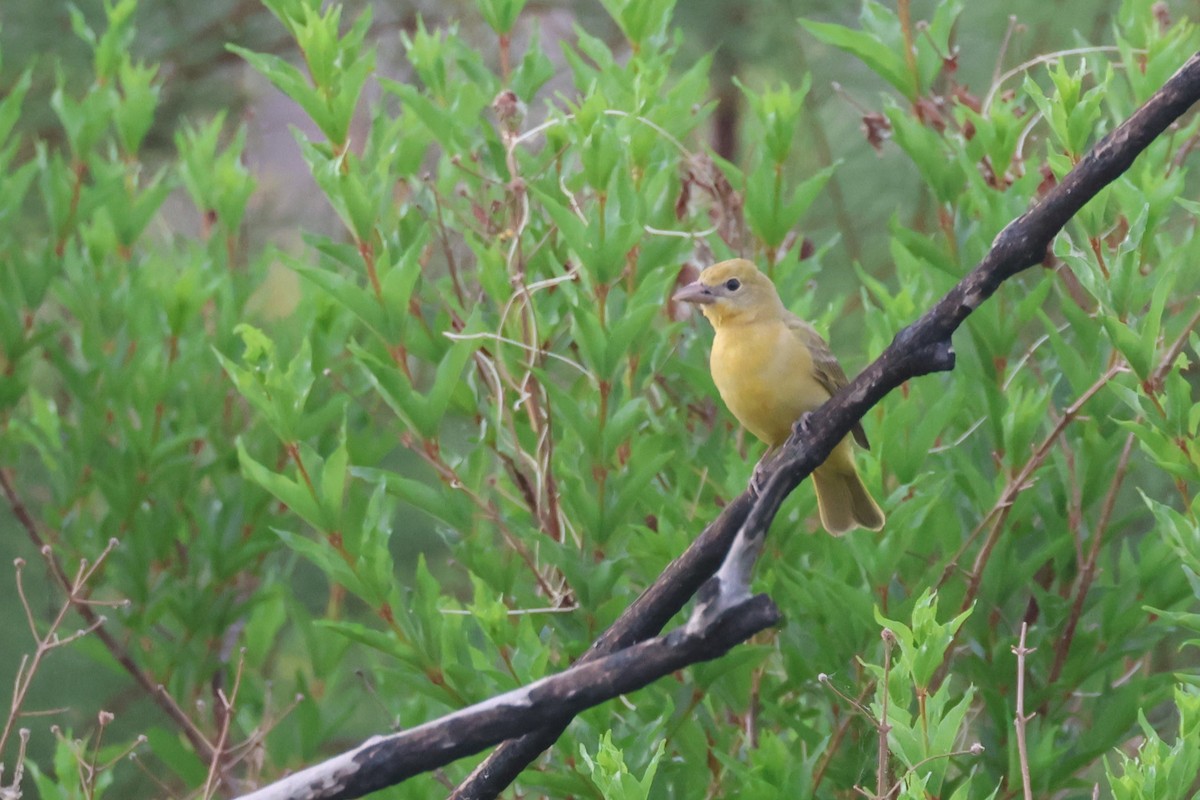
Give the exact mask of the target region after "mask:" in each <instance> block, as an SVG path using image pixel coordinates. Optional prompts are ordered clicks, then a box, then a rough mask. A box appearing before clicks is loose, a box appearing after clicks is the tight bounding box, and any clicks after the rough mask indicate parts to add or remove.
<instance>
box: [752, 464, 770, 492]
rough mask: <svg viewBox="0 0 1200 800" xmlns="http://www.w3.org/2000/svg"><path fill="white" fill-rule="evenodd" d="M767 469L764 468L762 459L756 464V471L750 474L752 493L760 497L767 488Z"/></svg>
mask: <svg viewBox="0 0 1200 800" xmlns="http://www.w3.org/2000/svg"><path fill="white" fill-rule="evenodd" d="M766 480H767V476H766V470H765V469H764V468H763V462H762V461H760V462H758V463H757V464H755V465H754V473H753V474H752V475H751V476H750V493H751V494H753V495H754V496H755V497H758V496H759V495H761V494H762V493H763V489H764V488H766Z"/></svg>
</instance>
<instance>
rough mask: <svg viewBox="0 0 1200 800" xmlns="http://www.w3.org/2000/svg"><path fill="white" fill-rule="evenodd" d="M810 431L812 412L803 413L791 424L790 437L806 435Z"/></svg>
mask: <svg viewBox="0 0 1200 800" xmlns="http://www.w3.org/2000/svg"><path fill="white" fill-rule="evenodd" d="M810 431H812V412H811V411H805V412H804V413H803V414H801V415H800V416H799V417H797V418H796V421H795V422H793V423H792V435H793V436H797V435H800V434H808V433H809V432H810Z"/></svg>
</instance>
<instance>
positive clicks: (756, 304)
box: [675, 258, 884, 535]
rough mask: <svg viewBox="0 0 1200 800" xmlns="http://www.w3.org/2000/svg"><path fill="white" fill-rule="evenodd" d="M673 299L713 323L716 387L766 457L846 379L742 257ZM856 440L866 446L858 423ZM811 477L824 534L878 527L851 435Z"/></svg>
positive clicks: (826, 350)
mask: <svg viewBox="0 0 1200 800" xmlns="http://www.w3.org/2000/svg"><path fill="white" fill-rule="evenodd" d="M675 299H676V300H682V301H684V302H689V303H695V304H697V305H698V306H699V307H700V310H701V311H702V312H703V313H704V316H706V317H707V318H708V320H709V321H710V322H711V323H712V325H713V328H714V330H715V331H716V336H715V337H714V339H713V347H712V355H711V357H710V359H709V367H710V369H711V370H712V376H713V382H714V383H715V384H716V385H717V391H719V392H720V393H721V399H722V400H724V401H725V405H726V406H728V408H729V410H730V411H731V412H732V413H733V415H734V416H735V417H737V419H738V421H739V422H741V423H742V425H743V426H745V428H746V430H748V431H750V432H751V433H752V434H754V435H755V436H756V437H758V438H759V439H761V440H762V441H764V442H766V444H767V453H768V454H769V453H770V452H771V451H773V450H774V449H775V448H777V447H779V446H780V445H782V444H783V443H784V442H785V441H786V440H787V438H788V436H789V435H790V434H791V431H792V425H793V424H794V423H795V422H796V420H797V419H799V418H800V416H801V415H803V414H805V413H807V412H809V411H813V410H815V409H816V408H817V407H819V406H820V405H822V404H823V403H824V402H825V401H826V400H828V399H829V398H830V397H832V396H833V393H834V392H835V391H837V390H838V389H839V388H840V387H842V386H844V385H845V384H846V382H847V381H846V374H845V372H843V371H842V368H841V366H840V365H839V364H838V362H837V359H836V358H834V356H833V353H832V352H830V350H829V346H828V345H827V344H826V343H825V340H824V339H822V338H821V337H820V335H819V334H818V333H817V332H816V331H815V330H814V329H813V328H812V326H810V325H809V324H808V323H807V322H805V321H804V320H802V319H800V318H799V317H797V316H796V315H795V314H792V313H791V312H790V311H788V310H787V309H786V308H785V307H784V305H783V302H782V301H781V300H780V299H779V294H778V293H777V292H776V291H775V286H774V284H772V283H771V280H770V279H769V278H768V277H767V276H766V275H763V274H762V273H761V272H759V271H758V268H757V267H755V266H754V264H752V263H750V262H749V261H746V260H745V259H740V258H737V259H733V260H731V261H722V262H721V263H720V264H714V265H713V266H711V267H709V268H708V269H706V270H704V271H703V272H701V273H700V278H699V279H698V280H697V281H696V282H694V283H691V284H689V285H688V286H685V287H684V288H683V289H681V290H680V291H679V292H678V293H677V294H676V295H675ZM853 436H854V438H855V439H856V440H857V441H858V442H859V444H861V445H862V446H863V447H866V446H867V437H866V434H865V433H863V430H862V427H861V426H857V425H856V426H855V428H854V431H853ZM764 458H765V456H764ZM812 477H813V485H814V486H815V487H816V491H817V506H818V508H819V509H820V512H821V524H822V525H824V526H825V529H826V530H827V531H829V532H830V533H832V534H835V535H836V534H840V533H844V532H845V531H848V530H850V529H851V528H854V527H856V526H862V527H864V528H869V529H871V530H879V529H880V528H882V527H883V522H884V518H883V512H882V511H880V510H879V506H878V505H877V504H876V503H875V500H874V499H873V498H872V497H871V494H870V493H869V492H868V491H867V488H866V487H865V486H864V485H863V482H862V480H861V479H860V478H859V477H858V470H857V469H855V466H854V452H853V449H852V447H851V444H850V437H849V436H847V437H846V438H845V439H843V440H842V441H841V442H840V443H839V444H838V445H837V447H835V448H834V450H833V452H832V453H831V454H830V455H829V458H828V459H826V461H825V463H824V464H822V465H821V466H820V467H818V468H817V469H816V471H814V472H813V475H812Z"/></svg>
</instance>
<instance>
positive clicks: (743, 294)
mask: <svg viewBox="0 0 1200 800" xmlns="http://www.w3.org/2000/svg"><path fill="white" fill-rule="evenodd" d="M671 299H673V300H677V301H681V302H684V303H695V304H696V305H698V306H699V307H700V310H701V311H702V312H704V316H706V317H708V319H709V321H710V322H712V324H713V325H714V326H717V327H719V326H721V325H724V324H727V323H728V324H737V323H741V322H752V321H754V320H756V319H761V318H764V317H771V316H774V315H778V314H781V313H783V302H782V301H781V300H780V299H779V294H778V292H776V291H775V285H774V284H773V283H771V279H770V278H768V277H767V276H766V275H764V274H762V273H761V272H759V271H758V267H756V266H754V264H752V263H751V262H749V261H747V260H746V259H744V258H734V259H731V260H729V261H722V262H721V263H719V264H713V265H712V266H711V267H709V268H708V269H706V270H704V271H703V272H701V273H700V277H699V278H697V279H696V280H695V281H693V282H692V283H689V284H688V285H687V286H684V287H683V288H682V289H680V290H679V291H678V292H676V293H675V295H674V297H672V298H671Z"/></svg>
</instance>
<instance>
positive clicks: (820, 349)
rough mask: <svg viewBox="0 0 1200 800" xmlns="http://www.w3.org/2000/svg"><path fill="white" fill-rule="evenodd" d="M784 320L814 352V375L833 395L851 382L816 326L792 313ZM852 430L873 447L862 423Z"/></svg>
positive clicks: (863, 442) (869, 446) (861, 443)
mask: <svg viewBox="0 0 1200 800" xmlns="http://www.w3.org/2000/svg"><path fill="white" fill-rule="evenodd" d="M784 322H786V323H787V326H788V330H790V331H791V332H792V333H793V334H795V335H796V336H797V337H798V338H799V339H800V341H801V342H802V343H803V344H804V346H805V347H807V348H808V350H809V352H810V353H812V360H813V373H814V377H815V378H816V379H817V382H818V383H820V384H821V385H822V386H824V387H825V389H826V390H827V391H828V392H829V394H830V396H831V397H832V396H833V395H834V393H836V392H837V390H838V389H840V388H842V387H843V386H845V385H846V384H847V383H849V382H850V380H849V379H848V378H847V377H846V372H845V370H843V369H842V365H841V364H839V363H838V360H837V358H836V357H834V355H833V351H832V350H830V349H829V345H828V344H826V343H825V340H824V339H822V338H821V334H819V333H817V331H816V328H814V327H813V326H812V325H809V324H808V323H807V322H805V321H804V320H802V319H800V318H799V317H797V316H796V315H795V314H791V313H788V314H786V315H785V316H784ZM850 432H851V433H853V434H854V441H856V442H858V443H859V444H860V445H862V446H863V447H864V448H866V449H867V450H870V449H871V445H870V443H869V442H868V441H867V433H866V431H864V430H863V427H862V423H855V425H854V427H853V428H852V429H851V431H850Z"/></svg>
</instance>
